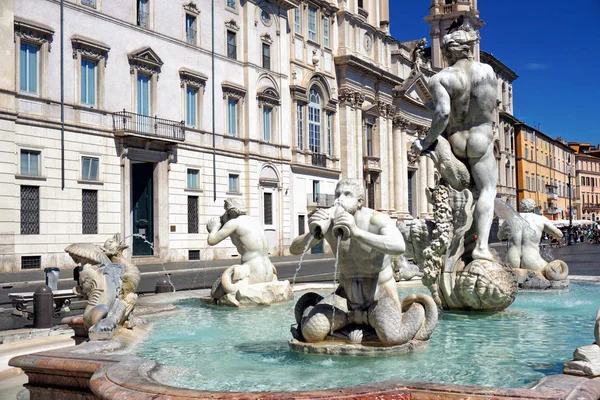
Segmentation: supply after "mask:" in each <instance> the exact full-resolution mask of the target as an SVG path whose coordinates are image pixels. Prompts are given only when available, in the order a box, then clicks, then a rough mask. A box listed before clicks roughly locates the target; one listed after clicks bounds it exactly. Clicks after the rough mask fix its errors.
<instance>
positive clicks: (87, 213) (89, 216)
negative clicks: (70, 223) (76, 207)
mask: <svg viewBox="0 0 600 400" xmlns="http://www.w3.org/2000/svg"><path fill="white" fill-rule="evenodd" d="M81 223H82V228H81V233H83V234H84V235H86V234H87V235H95V234H97V233H98V191H97V190H85V189H83V190H82V191H81Z"/></svg>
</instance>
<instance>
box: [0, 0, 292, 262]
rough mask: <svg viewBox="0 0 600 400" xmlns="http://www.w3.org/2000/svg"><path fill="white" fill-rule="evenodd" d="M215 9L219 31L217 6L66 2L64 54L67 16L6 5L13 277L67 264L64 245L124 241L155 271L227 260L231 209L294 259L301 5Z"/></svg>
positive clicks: (6, 166) (2, 79)
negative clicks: (221, 223)
mask: <svg viewBox="0 0 600 400" xmlns="http://www.w3.org/2000/svg"><path fill="white" fill-rule="evenodd" d="M215 4H216V6H215V23H214V32H213V29H212V28H213V26H212V24H211V12H210V3H209V2H206V1H203V2H197V3H195V2H193V1H158V0H133V1H132V0H121V1H118V2H110V3H109V2H105V1H102V0H95V1H94V0H85V1H84V0H71V1H65V5H64V21H65V24H64V49H62V52H61V47H60V18H59V15H60V3H59V2H55V1H47V0H35V1H27V2H21V1H14V0H1V1H0V8H1V9H2V20H1V22H0V29H1V30H2V35H1V36H0V38H1V39H0V40H2V43H1V47H2V48H3V49H4V50H5V58H4V62H3V68H2V72H0V88H1V89H2V90H1V91H0V129H1V130H2V135H1V136H0V137H1V138H2V139H1V140H2V145H1V146H0V148H1V150H0V151H2V153H3V157H2V160H1V161H0V163H1V176H2V182H3V183H2V185H3V190H2V192H1V193H0V207H1V208H2V212H1V213H0V214H1V217H0V219H1V220H0V225H1V228H0V247H1V248H2V252H1V253H2V256H1V257H2V258H1V269H2V270H4V271H13V270H19V269H21V268H40V267H46V266H59V267H60V266H63V265H68V264H70V263H71V261H70V260H69V259H68V256H67V255H66V254H65V253H64V248H65V247H66V246H67V245H68V244H70V243H73V242H93V243H98V244H100V243H102V242H103V241H104V240H106V238H107V237H109V236H112V235H113V234H115V233H120V234H121V235H122V237H124V238H127V240H128V242H129V244H130V245H131V251H132V253H133V255H134V256H138V257H144V256H145V257H149V258H150V259H152V260H154V261H156V260H187V259H197V258H199V257H200V256H202V257H203V258H204V257H206V258H216V257H231V256H233V255H235V254H236V250H235V248H234V247H233V246H232V245H231V244H230V243H223V244H222V245H220V246H217V247H215V248H211V249H208V250H205V248H206V232H205V228H204V226H205V222H206V219H207V218H210V217H212V216H217V215H220V214H222V212H223V208H222V207H223V200H224V199H225V198H226V197H239V198H241V199H243V200H244V201H245V202H246V205H247V207H248V210H249V213H250V214H251V215H257V216H259V218H261V221H262V222H263V223H264V225H265V232H266V234H267V237H268V239H269V245H270V250H271V253H272V254H283V253H284V252H285V248H286V246H289V243H288V242H289V240H290V237H291V235H292V234H291V233H290V232H289V230H286V229H288V227H289V225H290V223H289V222H290V215H291V211H290V210H291V204H292V201H291V193H290V190H289V189H290V186H291V168H290V164H291V160H292V146H291V143H292V132H293V128H292V124H291V120H290V118H289V116H290V115H291V114H292V108H291V106H292V102H291V99H290V96H289V95H288V93H289V91H290V87H289V77H290V62H289V60H290V54H289V52H290V48H289V43H290V38H289V34H288V29H287V26H288V10H289V9H291V8H295V7H297V5H298V2H297V1H270V2H264V1H263V2H256V3H249V2H243V3H240V2H239V0H227V1H221V2H215ZM207 5H208V7H207ZM213 33H214V56H213V53H212V43H213ZM61 56H62V57H63V58H62V59H63V62H64V75H63V76H64V85H63V89H64V108H63V109H62V111H61ZM213 63H214V64H213ZM213 104H214V107H213ZM61 113H62V114H63V115H64V118H62V119H61ZM61 121H64V123H63V122H61ZM63 125H64V131H63V130H62V129H61V127H62V126H63ZM132 235H136V236H133V237H132ZM138 235H141V236H143V237H144V238H145V240H144V239H142V238H141V237H138ZM227 242H229V241H227ZM201 253H202V254H201ZM140 261H141V260H140Z"/></svg>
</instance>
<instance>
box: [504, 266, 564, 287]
mask: <svg viewBox="0 0 600 400" xmlns="http://www.w3.org/2000/svg"><path fill="white" fill-rule="evenodd" d="M515 272H516V273H517V279H518V283H519V289H523V290H566V289H568V288H569V284H570V283H569V280H568V279H564V280H561V281H551V280H548V279H546V277H544V275H542V273H541V272H536V271H532V270H529V269H523V268H516V269H515Z"/></svg>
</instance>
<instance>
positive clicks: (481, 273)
mask: <svg viewBox="0 0 600 400" xmlns="http://www.w3.org/2000/svg"><path fill="white" fill-rule="evenodd" d="M425 283H427V284H428V285H429V289H430V290H431V292H432V294H433V295H434V298H435V297H436V296H438V299H439V300H440V302H441V304H440V305H441V307H442V308H443V309H444V310H466V311H473V310H474V311H502V310H504V309H505V308H506V307H508V306H509V305H511V304H512V302H513V301H515V298H516V296H517V290H518V288H517V276H516V273H515V272H514V270H513V268H512V267H510V266H509V265H506V264H503V263H500V262H496V261H489V260H474V261H472V262H470V263H469V264H468V265H467V266H466V267H464V268H463V269H461V270H459V271H457V272H443V273H442V274H441V276H440V277H439V278H438V279H437V280H436V282H435V283H434V284H431V283H430V282H427V281H425Z"/></svg>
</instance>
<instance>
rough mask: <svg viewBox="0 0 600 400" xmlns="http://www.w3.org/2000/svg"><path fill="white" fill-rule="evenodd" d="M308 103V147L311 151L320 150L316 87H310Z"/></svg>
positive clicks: (319, 112) (319, 122)
mask: <svg viewBox="0 0 600 400" xmlns="http://www.w3.org/2000/svg"><path fill="white" fill-rule="evenodd" d="M309 101H310V103H309V104H308V134H309V143H308V144H309V148H310V150H311V151H312V152H313V153H320V152H321V98H320V96H319V92H318V90H317V88H316V87H314V86H313V87H312V88H311V89H310V96H309Z"/></svg>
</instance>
